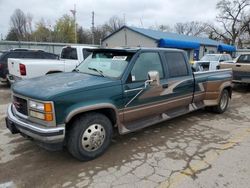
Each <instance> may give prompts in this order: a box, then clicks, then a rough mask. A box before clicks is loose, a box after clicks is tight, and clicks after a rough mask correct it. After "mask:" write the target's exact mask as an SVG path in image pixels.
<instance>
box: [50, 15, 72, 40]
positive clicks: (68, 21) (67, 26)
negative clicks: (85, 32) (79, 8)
mask: <svg viewBox="0 0 250 188" xmlns="http://www.w3.org/2000/svg"><path fill="white" fill-rule="evenodd" d="M74 28H75V26H74V19H73V18H72V17H70V16H69V15H67V14H65V15H63V16H62V17H61V18H60V19H59V20H57V22H56V25H55V27H54V38H55V41H56V42H66V43H73V42H74V41H75V34H74V33H75V31H74Z"/></svg>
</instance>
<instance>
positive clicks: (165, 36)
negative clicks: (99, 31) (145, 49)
mask: <svg viewBox="0 0 250 188" xmlns="http://www.w3.org/2000/svg"><path fill="white" fill-rule="evenodd" d="M123 28H127V29H130V30H132V31H134V32H136V33H139V34H141V35H144V36H146V37H148V38H151V39H153V40H156V41H157V42H158V43H159V47H176V48H178V46H176V44H178V45H180V42H181V43H182V44H181V45H183V44H185V45H184V46H185V47H187V48H193V49H197V48H198V47H197V46H199V45H206V46H215V47H219V46H221V45H222V46H223V47H224V48H220V49H226V50H227V51H235V50H236V49H235V47H234V46H230V45H226V44H223V43H221V42H218V41H215V40H212V39H209V38H202V37H195V36H187V35H181V34H177V33H170V32H163V31H157V30H152V29H144V28H138V27H132V26H123V27H121V28H120V29H119V30H118V31H116V32H119V31H120V30H122V29H123ZM116 32H114V33H112V34H110V35H109V36H107V37H106V38H104V39H103V41H104V40H105V39H107V38H109V37H110V36H112V35H113V34H115V33H116ZM170 44H175V46H170Z"/></svg>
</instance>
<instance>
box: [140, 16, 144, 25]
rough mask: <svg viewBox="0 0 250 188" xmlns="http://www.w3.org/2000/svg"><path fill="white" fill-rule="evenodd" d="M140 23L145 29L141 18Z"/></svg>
mask: <svg viewBox="0 0 250 188" xmlns="http://www.w3.org/2000/svg"><path fill="white" fill-rule="evenodd" d="M140 22H141V26H142V27H143V22H142V18H140Z"/></svg>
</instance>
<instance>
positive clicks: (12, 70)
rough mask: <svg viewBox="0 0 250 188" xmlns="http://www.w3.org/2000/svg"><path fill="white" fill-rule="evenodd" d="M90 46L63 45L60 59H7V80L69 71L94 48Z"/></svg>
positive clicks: (13, 80) (12, 80)
mask: <svg viewBox="0 0 250 188" xmlns="http://www.w3.org/2000/svg"><path fill="white" fill-rule="evenodd" d="M94 48H96V47H92V46H65V47H63V48H62V51H61V55H60V57H61V59H60V60H42V59H39V60H38V59H37V60H34V59H32V60H29V59H9V60H8V68H9V76H8V80H9V82H11V83H13V82H15V81H17V80H22V79H29V78H34V77H38V76H44V75H46V74H52V73H58V72H71V71H72V70H74V69H75V68H76V66H78V65H79V64H80V63H81V62H82V61H83V60H84V59H86V58H87V57H88V56H89V54H90V53H91V52H89V51H88V50H89V49H94Z"/></svg>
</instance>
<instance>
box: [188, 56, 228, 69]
mask: <svg viewBox="0 0 250 188" xmlns="http://www.w3.org/2000/svg"><path fill="white" fill-rule="evenodd" d="M225 61H232V57H231V55H230V54H206V55H205V56H203V57H202V58H201V59H200V61H195V62H194V64H193V68H194V69H195V70H196V71H213V70H217V69H218V65H219V64H220V63H221V62H225Z"/></svg>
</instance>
